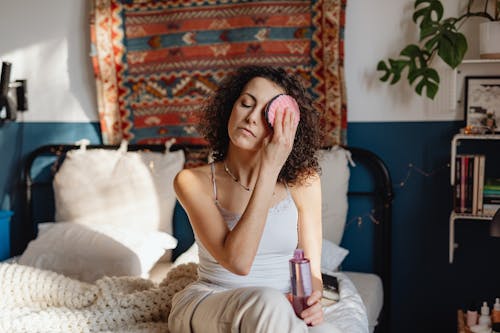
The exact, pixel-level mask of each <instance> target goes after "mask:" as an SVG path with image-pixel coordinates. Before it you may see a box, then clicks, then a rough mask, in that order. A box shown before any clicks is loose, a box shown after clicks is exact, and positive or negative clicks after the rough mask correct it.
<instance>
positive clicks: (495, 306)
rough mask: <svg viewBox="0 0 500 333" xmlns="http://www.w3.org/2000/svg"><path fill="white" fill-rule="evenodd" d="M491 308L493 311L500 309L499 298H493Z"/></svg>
mask: <svg viewBox="0 0 500 333" xmlns="http://www.w3.org/2000/svg"><path fill="white" fill-rule="evenodd" d="M493 309H495V311H500V298H498V297H497V298H495V305H493Z"/></svg>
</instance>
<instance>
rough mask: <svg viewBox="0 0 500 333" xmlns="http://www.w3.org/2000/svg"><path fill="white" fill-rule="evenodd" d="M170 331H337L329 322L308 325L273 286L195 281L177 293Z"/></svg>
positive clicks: (282, 332)
mask: <svg viewBox="0 0 500 333" xmlns="http://www.w3.org/2000/svg"><path fill="white" fill-rule="evenodd" d="M168 328H169V330H170V333H221V332H232V333H236V332H240V333H264V332H268V333H299V332H300V333H308V332H309V333H313V332H314V333H336V332H338V330H337V329H336V328H335V327H333V326H332V325H331V324H329V323H323V324H321V325H319V326H314V327H309V326H307V325H306V324H305V323H304V321H303V320H302V319H300V318H298V317H297V316H296V315H295V313H294V311H293V308H292V306H291V304H290V302H289V301H288V299H287V298H286V297H285V295H283V294H282V293H281V292H279V291H278V290H276V289H272V288H266V287H248V288H238V289H233V290H224V291H219V290H216V291H215V292H214V291H213V286H209V285H206V284H203V283H202V282H197V283H195V284H193V285H191V286H189V287H188V288H186V289H184V290H183V291H181V292H179V293H177V294H176V295H175V296H174V298H173V300H172V310H171V312H170V316H169V318H168Z"/></svg>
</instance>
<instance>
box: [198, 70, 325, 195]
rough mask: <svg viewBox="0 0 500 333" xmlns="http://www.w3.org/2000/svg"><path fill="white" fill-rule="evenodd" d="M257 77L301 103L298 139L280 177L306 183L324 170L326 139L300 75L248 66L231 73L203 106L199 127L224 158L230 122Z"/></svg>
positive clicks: (214, 152) (214, 151)
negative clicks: (320, 153)
mask: <svg viewBox="0 0 500 333" xmlns="http://www.w3.org/2000/svg"><path fill="white" fill-rule="evenodd" d="M255 77H261V78H265V79H268V80H270V81H272V82H274V83H276V84H277V85H279V86H280V87H282V88H283V89H284V90H285V93H286V94H288V95H290V96H292V97H294V98H295V99H296V100H297V103H298V104H299V107H300V122H299V125H298V127H297V133H296V135H295V141H294V144H293V148H292V151H291V153H290V155H289V156H288V159H287V160H286V162H285V164H284V166H283V168H282V169H281V171H280V174H279V176H278V180H279V181H282V182H285V183H287V184H288V185H294V184H297V183H299V184H303V183H304V182H305V181H306V180H307V179H308V178H309V177H310V176H312V175H314V174H316V173H319V172H320V171H321V170H320V166H319V163H318V157H317V152H318V150H319V149H320V148H321V139H322V133H321V131H320V126H319V114H318V112H317V111H316V109H315V108H313V106H312V105H313V101H312V98H311V96H310V95H309V94H308V93H307V91H306V89H305V88H304V86H303V85H302V84H301V81H300V79H299V78H298V77H295V76H293V75H291V74H289V73H287V72H286V71H285V70H284V69H283V68H279V67H270V66H244V67H240V68H238V69H237V70H236V71H235V72H233V73H232V74H231V75H228V76H227V77H226V78H225V79H224V80H222V82H221V84H220V86H219V87H218V89H217V91H216V92H215V94H214V95H213V96H211V98H210V99H208V100H207V102H206V103H205V105H204V106H203V108H202V110H201V113H200V123H199V129H198V130H199V132H200V133H202V134H203V135H204V136H205V139H206V140H207V141H208V143H209V145H210V148H211V150H212V156H213V158H214V161H222V160H224V159H225V158H226V154H227V151H228V147H229V140H230V139H229V134H228V130H227V126H228V122H229V117H230V115H231V111H232V109H233V105H234V103H235V102H236V100H237V99H238V98H239V97H240V94H241V92H242V91H243V89H244V88H245V86H246V84H247V83H248V82H249V81H250V80H252V79H253V78H255Z"/></svg>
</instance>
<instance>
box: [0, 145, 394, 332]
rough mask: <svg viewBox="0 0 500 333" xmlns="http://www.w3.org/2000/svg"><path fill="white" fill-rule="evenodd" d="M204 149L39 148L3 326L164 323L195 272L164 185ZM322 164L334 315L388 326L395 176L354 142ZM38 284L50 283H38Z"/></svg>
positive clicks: (344, 327) (27, 185) (380, 328)
mask: <svg viewBox="0 0 500 333" xmlns="http://www.w3.org/2000/svg"><path fill="white" fill-rule="evenodd" d="M206 153H207V151H206V148H205V147H203V146H191V145H177V144H173V145H172V144H167V145H161V144H158V145H137V144H127V143H122V145H120V146H112V145H89V144H88V142H80V143H79V144H59V145H45V146H42V147H39V148H38V149H36V150H35V151H33V152H32V153H31V154H30V155H29V156H28V158H27V160H26V163H25V166H24V170H23V180H24V189H25V192H24V193H25V196H24V202H23V206H24V208H23V209H22V215H23V216H22V218H21V219H18V220H17V221H18V223H17V224H15V225H13V226H12V229H13V231H12V235H13V237H12V238H13V239H12V244H13V247H14V249H15V251H14V253H15V254H18V256H16V257H14V258H12V259H10V260H9V262H8V263H2V264H0V279H1V281H2V282H0V291H1V292H2V293H6V292H7V293H10V294H11V297H10V301H9V300H7V299H8V297H7V298H3V301H1V300H0V313H1V314H2V315H3V318H4V320H3V321H1V320H0V328H3V329H6V327H5V325H11V324H8V323H7V322H11V321H16V322H20V324H19V325H21V326H22V325H27V326H26V327H29V325H32V324H33V323H34V322H37V323H38V324H39V325H41V327H44V329H48V328H47V327H49V328H50V330H52V331H56V330H57V329H58V327H59V326H57V325H66V326H65V329H66V330H67V329H68V326H67V325H73V326H70V327H73V329H74V330H75V331H95V330H100V329H103V330H107V331H128V330H130V331H144V332H155V331H158V332H162V331H165V327H166V326H165V321H166V318H165V313H168V311H169V304H168V301H169V299H170V298H171V296H172V295H173V293H175V292H176V291H178V290H180V289H182V288H183V287H184V286H185V285H186V284H188V283H189V282H191V281H192V280H193V279H194V278H196V276H195V275H196V260H197V249H196V245H195V244H193V241H194V237H193V234H192V230H191V228H190V225H189V221H188V219H187V216H186V214H185V212H184V211H183V209H182V207H181V206H180V205H179V204H178V202H177V201H176V200H175V196H174V194H173V192H172V191H164V190H163V189H164V188H168V186H165V184H169V183H171V181H172V179H173V176H174V175H175V174H176V173H177V171H178V170H180V169H181V168H183V167H191V166H193V165H196V164H197V163H204V156H206ZM321 165H322V169H323V173H322V175H321V177H322V192H323V198H324V199H323V207H322V209H323V212H322V213H323V214H322V215H323V234H324V240H323V258H322V272H323V273H324V274H327V275H330V276H336V277H337V278H338V280H339V294H340V300H339V301H337V302H336V303H334V304H333V305H330V306H328V307H325V318H326V319H327V320H329V321H332V322H335V323H337V324H338V327H339V330H340V331H343V332H350V333H351V332H368V331H370V332H373V331H375V332H389V328H388V322H389V315H390V289H391V288H390V275H391V270H390V253H391V249H390V246H391V237H390V236H391V210H392V208H391V207H392V206H391V204H392V199H393V192H392V183H391V179H390V175H389V172H388V170H387V168H386V166H385V164H384V163H383V161H382V160H381V159H380V158H379V157H378V156H376V155H375V154H373V153H372V152H370V151H368V150H365V149H361V148H355V147H338V146H336V147H333V148H329V149H324V150H323V151H322V155H321ZM117 175H119V176H117ZM96 184H99V186H96ZM131 184H132V185H131ZM159 184H160V185H159ZM94 187H97V188H94ZM170 187H171V186H170ZM111 189H112V190H113V191H112V192H110V190H111ZM165 192H168V193H165ZM160 202H161V204H160ZM139 221H140V222H139ZM53 222H56V223H53ZM138 226H140V227H138ZM30 281H31V282H30ZM33 281H37V282H38V283H42V284H43V285H44V286H45V287H44V288H43V290H44V291H40V290H38V291H36V292H35V291H33V290H31V289H33V288H34V287H33V285H34V284H33V283H32V282H33ZM61 286H64V288H63V287H61ZM20 290H21V291H22V292H20ZM30 290H31V293H33V292H35V293H36V295H37V297H38V298H37V297H34V296H33V295H31V294H30ZM54 290H58V291H57V292H55V291H54ZM61 290H63V291H64V292H63V294H64V297H63V296H61ZM51 291H52V293H51ZM55 295H57V297H56V296H55ZM89 295H90V296H89ZM96 295H98V296H96ZM27 299H29V301H26V300H27ZM34 300H37V302H38V303H37V302H35V301H34ZM76 300H78V301H79V302H80V303H78V302H76ZM23 302H25V303H26V304H25V303H23ZM75 302H76V303H78V304H76V305H75ZM148 302H150V303H149V304H148ZM151 302H152V303H151ZM151 304H154V305H155V306H152V305H151ZM115 307H116V308H118V309H120V311H114V312H112V314H110V313H109V312H106V311H110V309H115ZM40 309H43V310H42V311H40ZM138 309H140V310H138ZM115 310H116V309H115ZM0 317H2V316H0ZM20 318H23V320H24V321H23V320H19V319H20ZM54 318H56V319H54ZM67 318H71V319H72V320H67ZM96 318H100V319H99V320H97V319H96ZM103 318H111V319H108V320H107V319H103ZM11 319H12V320H11ZM14 319H16V320H14ZM58 319H59V320H58ZM63 319H66V320H63ZM63 323H64V324H63ZM2 325H4V326H2ZM51 325H52V326H51ZM54 325H55V326H54ZM78 325H80V326H78ZM21 326H19V327H21ZM77 326H78V327H79V328H78V329H76V328H75V327H77ZM26 327H25V328H26ZM82 327H84V328H83V329H82ZM7 328H8V329H9V330H12V329H13V327H11V326H8V327H7ZM98 328H99V329H98ZM18 330H19V331H22V328H19V329H18ZM50 330H49V331H50Z"/></svg>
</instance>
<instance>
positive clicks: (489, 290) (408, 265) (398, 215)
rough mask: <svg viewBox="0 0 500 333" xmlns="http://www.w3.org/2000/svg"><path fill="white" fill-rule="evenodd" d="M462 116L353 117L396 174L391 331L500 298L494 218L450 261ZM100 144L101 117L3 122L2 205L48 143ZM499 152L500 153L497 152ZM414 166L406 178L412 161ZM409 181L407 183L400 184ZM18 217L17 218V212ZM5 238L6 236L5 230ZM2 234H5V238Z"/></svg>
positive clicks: (449, 321) (447, 327)
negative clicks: (28, 159) (453, 151)
mask: <svg viewBox="0 0 500 333" xmlns="http://www.w3.org/2000/svg"><path fill="white" fill-rule="evenodd" d="M460 126H461V123H459V122H408V123H400V122H398V123H350V124H349V128H348V143H349V145H350V146H357V147H362V148H366V149H369V150H371V151H373V152H375V153H376V154H377V155H379V156H380V157H381V158H382V159H383V160H384V161H385V163H386V164H387V166H388V168H389V171H390V172H391V175H392V179H393V182H394V189H395V200H394V212H393V214H394V215H393V244H392V246H393V264H392V268H393V275H392V281H393V287H392V332H395V333H399V332H410V333H411V332H415V333H416V332H450V333H451V332H456V310H457V309H458V308H463V307H466V306H467V305H468V304H469V303H470V302H471V301H482V300H488V301H489V302H491V301H493V299H494V297H499V296H500V282H499V281H500V278H499V277H500V259H498V256H499V255H500V239H494V238H491V237H489V235H488V224H487V223H480V222H474V221H462V222H459V223H458V224H457V227H456V241H457V242H458V243H459V245H460V246H459V248H458V249H457V250H456V251H455V262H454V263H453V264H449V263H448V218H449V214H450V211H451V208H452V200H451V187H450V184H449V178H450V177H449V167H448V163H449V156H450V140H451V138H452V136H453V135H454V134H455V133H457V132H458V129H459V127H460ZM81 138H88V139H89V140H90V141H91V142H92V143H99V142H101V137H100V134H99V130H98V124H96V123H25V124H24V126H23V125H20V124H17V123H14V124H12V123H9V124H4V125H3V126H2V127H0V151H1V154H2V158H1V160H2V163H0V200H1V205H2V206H1V208H3V209H6V208H7V209H8V208H10V207H13V206H14V207H15V206H16V203H15V199H12V193H13V192H15V191H16V179H17V177H18V175H19V171H18V170H20V165H21V163H22V159H23V158H24V157H25V156H26V154H28V153H29V152H31V151H32V150H34V149H35V148H36V147H38V146H40V145H43V144H48V143H63V142H64V143H68V142H75V141H77V140H79V139H81ZM497 158H498V157H497ZM410 163H411V164H413V165H414V166H415V167H417V168H419V169H422V170H423V171H425V172H430V173H431V174H430V175H428V176H424V175H422V174H420V173H418V172H416V171H415V169H413V170H412V171H411V173H410V175H409V177H408V178H407V176H408V171H409V168H408V165H409V164H410ZM405 179H406V180H407V181H406V183H405V185H404V186H400V184H399V183H400V182H401V181H403V180H405ZM13 223H16V220H15V218H14V220H13ZM0 236H1V235H0ZM0 239H1V237H0Z"/></svg>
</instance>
